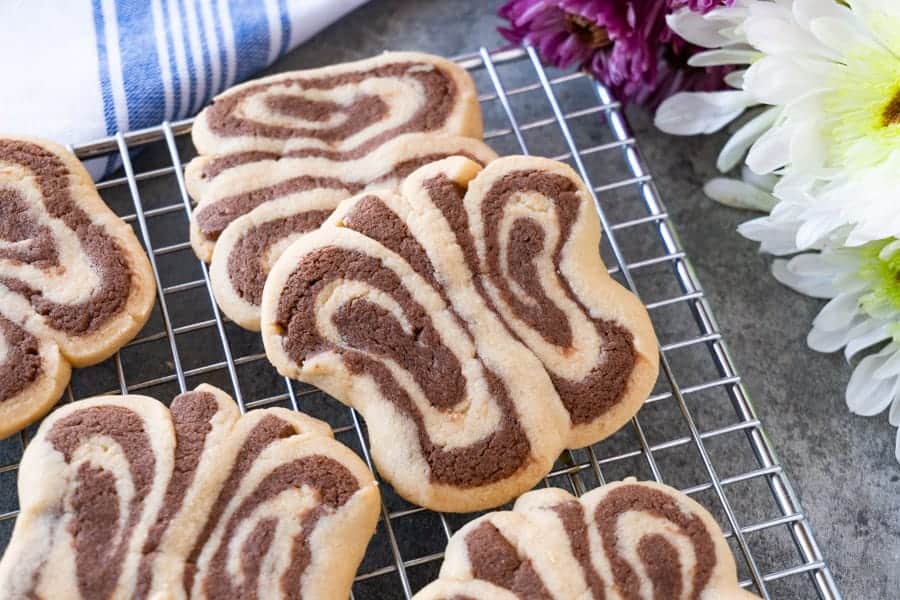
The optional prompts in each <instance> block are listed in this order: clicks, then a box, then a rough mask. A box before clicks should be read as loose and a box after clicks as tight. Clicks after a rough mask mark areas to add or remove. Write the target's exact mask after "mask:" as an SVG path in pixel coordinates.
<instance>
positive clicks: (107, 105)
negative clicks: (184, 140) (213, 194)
mask: <svg viewBox="0 0 900 600" xmlns="http://www.w3.org/2000/svg"><path fill="white" fill-rule="evenodd" d="M366 1H367V0H0V56H2V57H3V58H2V59H0V133H6V134H20V135H34V136H41V137H45V138H49V139H52V140H55V141H57V142H60V143H63V144H77V143H79V142H86V141H90V140H94V139H97V138H100V137H104V136H107V135H111V134H114V133H116V132H117V131H131V130H134V129H141V128H144V127H151V126H154V125H158V124H159V123H161V122H162V121H166V120H167V121H174V120H177V119H183V118H186V117H188V116H190V115H193V114H194V113H196V112H197V111H199V110H200V109H201V108H203V106H204V105H206V103H207V102H209V100H210V98H212V97H213V96H214V95H215V94H217V93H218V92H221V91H222V90H224V89H225V88H227V87H229V86H231V85H234V84H235V83H237V82H239V81H243V80H245V79H247V78H249V77H251V76H252V75H253V74H254V73H256V72H257V71H259V70H260V69H262V68H264V67H266V66H267V65H269V64H270V63H272V61H274V60H275V59H276V58H278V57H279V56H281V55H282V54H284V53H285V52H287V51H288V50H290V49H291V48H293V47H294V46H296V45H298V44H300V43H301V42H303V41H305V40H306V39H308V38H309V37H311V36H312V35H313V34H315V33H316V32H318V31H319V30H321V29H323V28H324V27H326V26H328V25H329V24H330V23H332V22H333V21H335V20H336V19H338V18H339V17H341V16H342V15H344V14H346V13H347V12H349V11H351V10H352V9H354V8H356V7H357V6H359V5H361V4H363V3H364V2H366ZM92 162H93V161H92ZM89 166H90V170H91V173H92V175H94V177H95V178H97V177H99V176H101V175H103V174H104V172H105V171H108V170H110V169H111V168H114V167H115V164H112V163H110V164H107V163H106V161H102V162H101V163H97V164H91V165H89Z"/></svg>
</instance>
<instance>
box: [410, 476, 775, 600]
mask: <svg viewBox="0 0 900 600" xmlns="http://www.w3.org/2000/svg"><path fill="white" fill-rule="evenodd" d="M463 598H465V599H467V600H513V599H526V598H527V599H529V600H530V599H540V600H575V599H588V598H590V599H592V600H614V599H615V600H619V599H622V600H625V599H628V600H753V599H754V598H757V597H756V596H754V595H753V594H750V593H749V592H746V591H744V590H742V589H741V587H740V586H739V585H738V583H737V573H736V569H735V564H734V558H733V557H732V556H731V553H730V551H729V548H728V544H727V542H726V541H725V538H724V537H723V536H722V532H721V530H720V529H719V526H718V525H717V524H716V522H715V520H714V519H713V518H712V516H711V515H710V514H709V513H708V512H707V511H706V510H705V509H704V508H703V507H702V506H700V505H699V504H697V503H696V502H695V501H693V500H692V499H691V498H689V497H688V496H686V495H684V494H682V493H680V492H679V491H677V490H674V489H672V488H670V487H668V486H665V485H660V484H658V483H649V482H637V481H635V480H634V479H628V480H625V481H624V482H617V483H611V484H608V485H605V486H603V487H601V488H598V489H596V490H593V491H591V492H589V493H587V494H586V495H584V496H582V497H581V498H574V497H573V496H572V495H570V494H569V493H568V492H565V491H563V490H560V489H556V488H548V489H542V490H536V491H533V492H529V493H527V494H525V495H524V496H522V497H521V498H519V500H518V501H517V502H516V504H515V507H514V508H513V510H512V511H506V512H494V513H489V514H487V515H485V516H483V517H480V518H478V519H476V520H474V521H472V522H471V523H468V524H467V525H466V526H465V527H463V528H462V529H460V530H459V531H458V532H456V533H455V534H454V535H453V537H452V538H451V540H450V542H449V543H448V545H447V552H446V554H445V557H444V564H443V566H442V567H441V572H440V577H439V579H438V580H437V581H435V582H433V583H431V584H430V585H428V586H427V587H425V588H424V589H423V590H422V591H420V592H419V593H418V594H416V595H415V600H460V599H463Z"/></svg>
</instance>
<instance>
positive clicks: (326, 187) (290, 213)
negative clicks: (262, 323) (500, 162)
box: [192, 135, 495, 330]
mask: <svg viewBox="0 0 900 600" xmlns="http://www.w3.org/2000/svg"><path fill="white" fill-rule="evenodd" d="M453 155H465V156H467V157H470V158H472V159H473V160H475V161H476V162H479V163H480V164H485V163H487V162H489V161H490V160H491V159H493V158H494V156H495V155H494V153H493V152H492V151H491V150H490V149H488V148H487V147H486V146H485V145H484V144H482V143H480V142H478V141H476V140H472V139H467V138H455V137H441V138H439V139H433V138H432V137H431V136H418V135H414V136H405V137H402V138H399V139H396V140H394V141H393V142H391V143H389V144H386V145H385V146H383V147H382V148H380V149H379V150H377V151H375V152H374V153H373V154H371V155H370V156H369V157H368V159H367V161H366V163H365V164H362V161H359V162H358V163H348V164H346V165H345V166H342V167H341V168H340V169H338V168H337V167H336V166H334V173H330V172H329V174H328V175H313V174H312V173H313V172H315V171H316V170H317V169H318V170H319V172H321V169H322V163H321V161H320V162H318V163H317V162H315V161H307V160H302V159H301V160H292V159H281V160H279V161H264V162H257V163H249V164H247V163H245V164H244V166H243V168H242V170H239V169H237V168H235V170H234V171H233V172H232V173H229V174H227V175H224V176H223V178H222V179H221V180H220V181H219V182H217V183H216V184H215V185H213V186H212V187H211V188H209V189H207V190H206V193H205V194H203V195H202V197H203V198H206V200H205V201H204V202H203V203H201V205H200V206H198V208H197V210H196V211H195V212H194V215H193V218H192V227H193V231H192V239H193V241H194V242H195V249H198V250H199V251H200V253H201V255H203V253H204V252H206V251H207V250H208V249H209V248H210V244H212V243H213V242H215V248H216V251H215V252H214V253H213V256H212V263H211V267H210V277H211V280H212V283H213V289H214V290H215V292H216V300H217V302H218V304H219V306H220V307H221V308H222V310H223V312H224V313H225V314H226V315H227V316H228V317H229V318H231V319H232V320H234V321H235V322H236V323H237V324H239V325H240V326H242V327H245V328H247V329H253V330H258V329H259V306H260V302H261V297H262V290H263V285H264V283H265V280H266V276H267V275H268V273H269V270H270V268H271V265H272V264H274V262H275V261H276V260H277V259H278V257H279V256H280V255H281V252H282V251H283V250H284V249H285V248H286V247H287V246H288V245H290V243H291V242H292V241H294V240H296V239H297V238H298V237H299V236H300V235H302V234H304V233H306V232H308V231H311V230H313V229H315V228H317V227H319V225H321V223H322V222H323V221H324V220H325V218H327V216H328V215H329V214H330V213H331V211H332V210H333V209H334V208H335V207H336V206H337V205H338V203H339V202H340V201H342V200H343V199H345V198H347V197H348V196H350V195H351V194H353V193H356V192H359V191H361V190H363V189H369V188H372V189H374V188H377V189H393V188H395V187H396V186H397V185H398V184H399V183H400V182H401V181H402V178H403V177H405V176H406V175H408V174H409V173H411V172H412V171H414V170H415V169H416V168H418V167H420V166H422V165H424V164H428V163H430V162H432V161H434V160H437V159H441V158H446V157H448V156H453ZM304 170H306V171H308V173H309V174H305V173H304ZM239 171H240V172H239ZM337 171H340V173H338V172H337ZM246 181H250V182H252V183H250V184H249V185H248V184H247V183H245V182H246ZM232 183H233V184H235V185H238V186H245V187H246V188H247V189H246V190H244V191H237V192H235V191H234V190H233V186H232V185H231V184H232ZM226 187H227V188H228V193H227V194H226V195H224V196H221V197H220V196H217V194H219V193H220V190H224V189H225V188H226ZM238 189H241V188H238ZM223 193H224V192H223Z"/></svg>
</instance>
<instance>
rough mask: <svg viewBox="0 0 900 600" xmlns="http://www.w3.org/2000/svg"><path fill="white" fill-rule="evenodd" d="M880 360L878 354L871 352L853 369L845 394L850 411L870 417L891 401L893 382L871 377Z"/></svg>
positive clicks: (881, 360)
mask: <svg viewBox="0 0 900 600" xmlns="http://www.w3.org/2000/svg"><path fill="white" fill-rule="evenodd" d="M882 362H883V359H882V358H881V357H880V356H879V355H877V354H872V355H869V356H867V357H865V358H864V359H862V360H861V361H860V362H859V364H858V365H857V366H856V368H855V369H853V374H852V375H850V383H848V384H847V394H846V398H847V407H848V408H849V409H850V410H851V411H852V412H854V413H856V414H858V415H863V416H865V417H870V416H872V415H877V414H878V413H880V412H881V411H883V410H884V409H885V408H887V407H888V405H889V404H890V403H891V400H892V399H893V398H892V397H891V388H892V387H893V382H892V381H890V380H883V379H876V378H875V377H873V373H874V372H875V370H876V369H878V367H879V366H880V365H881V363H882Z"/></svg>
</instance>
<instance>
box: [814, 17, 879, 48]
mask: <svg viewBox="0 0 900 600" xmlns="http://www.w3.org/2000/svg"><path fill="white" fill-rule="evenodd" d="M809 30H810V31H811V32H812V34H813V35H814V36H816V39H818V40H819V41H821V42H822V43H823V44H824V45H826V46H828V47H829V48H834V49H835V50H836V51H838V52H839V53H840V54H841V55H842V56H847V54H848V53H852V52H858V51H859V50H860V49H863V48H870V49H877V48H878V45H877V43H876V42H875V41H874V40H873V39H872V38H871V37H869V36H868V35H867V34H866V33H865V32H864V31H863V30H862V29H861V28H860V27H858V26H857V24H856V23H855V22H854V20H853V19H843V18H835V17H819V18H818V19H813V20H812V21H811V22H810V24H809Z"/></svg>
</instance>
